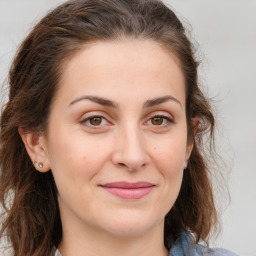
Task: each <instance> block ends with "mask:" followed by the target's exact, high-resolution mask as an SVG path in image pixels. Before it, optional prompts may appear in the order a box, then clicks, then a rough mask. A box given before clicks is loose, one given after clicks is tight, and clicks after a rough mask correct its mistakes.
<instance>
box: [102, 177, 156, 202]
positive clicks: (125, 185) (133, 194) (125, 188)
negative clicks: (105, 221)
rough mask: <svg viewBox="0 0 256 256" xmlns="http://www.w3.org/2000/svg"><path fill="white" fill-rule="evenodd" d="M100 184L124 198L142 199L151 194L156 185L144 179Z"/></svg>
mask: <svg viewBox="0 0 256 256" xmlns="http://www.w3.org/2000/svg"><path fill="white" fill-rule="evenodd" d="M100 186H101V187H102V188H104V189H105V190H107V191H108V192H109V193H111V194H113V195H115V196H118V197H120V198H123V199H140V198H142V197H144V196H146V195H147V194H149V193H150V192H151V190H152V189H153V188H154V187H155V185H153V184H152V183H149V182H144V181H140V182H135V183H129V182H112V183H107V184H103V185H100Z"/></svg>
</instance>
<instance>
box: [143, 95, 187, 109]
mask: <svg viewBox="0 0 256 256" xmlns="http://www.w3.org/2000/svg"><path fill="white" fill-rule="evenodd" d="M167 101H174V102H176V103H178V104H179V105H180V106H181V107H182V105H181V103H180V101H179V100H177V99H176V98H174V97H173V96H170V95H167V96H163V97H158V98H154V99H151V100H147V101H146V102H145V103H144V104H143V107H144V108H149V107H153V106H156V105H160V104H162V103H165V102H167Z"/></svg>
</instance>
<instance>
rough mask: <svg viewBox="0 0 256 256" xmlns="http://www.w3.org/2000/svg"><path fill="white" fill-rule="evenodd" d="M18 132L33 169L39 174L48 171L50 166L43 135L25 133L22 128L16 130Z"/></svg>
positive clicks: (39, 133)
mask: <svg viewBox="0 0 256 256" xmlns="http://www.w3.org/2000/svg"><path fill="white" fill-rule="evenodd" d="M18 131H19V134H20V136H21V139H22V141H23V143H24V145H25V147H26V150H27V153H28V155H29V157H30V159H31V161H32V162H33V164H34V166H35V168H36V169H37V170H38V171H39V172H47V171H49V170H50V165H49V162H48V157H47V150H46V143H45V137H44V135H43V133H41V132H27V131H26V130H25V129H24V128H18Z"/></svg>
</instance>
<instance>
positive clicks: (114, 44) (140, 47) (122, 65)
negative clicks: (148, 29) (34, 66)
mask: <svg viewBox="0 0 256 256" xmlns="http://www.w3.org/2000/svg"><path fill="white" fill-rule="evenodd" d="M59 89H60V92H62V93H66V94H69V96H70V95H71V94H72V93H74V94H75V93H77V94H79V93H81V90H83V91H84V92H89V93H96V94H98V93H100V94H103V96H108V95H109V96H110V97H111V93H112V92H113V91H115V92H116V91H118V90H119V92H125V93H126V94H127V93H128V92H129V94H131V93H132V92H135V91H137V92H140V93H143V94H148V93H149V92H150V91H152V90H153V91H154V92H155V93H159V94H163V93H165V91H166V89H172V90H174V91H175V90H177V89H179V90H182V91H183V92H184V90H185V83H184V76H183V73H182V70H181V68H180V63H179V60H178V59H177V58H176V57H175V55H174V54H173V53H172V52H171V51H170V50H167V49H166V48H164V47H162V46H161V45H160V44H158V43H157V42H154V41H152V40H135V39H134V40H118V41H110V42H101V41H100V42H95V43H91V44H86V45H85V46H84V47H83V48H82V49H81V50H79V51H78V52H77V53H76V54H75V55H74V56H72V57H71V58H70V59H68V60H67V61H66V63H65V65H63V70H62V78H61V82H60V85H59ZM161 96H162V95H161Z"/></svg>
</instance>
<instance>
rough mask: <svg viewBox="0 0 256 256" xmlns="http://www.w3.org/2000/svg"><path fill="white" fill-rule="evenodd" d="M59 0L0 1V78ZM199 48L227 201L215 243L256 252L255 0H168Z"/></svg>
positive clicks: (247, 254) (250, 255) (244, 254)
mask: <svg viewBox="0 0 256 256" xmlns="http://www.w3.org/2000/svg"><path fill="white" fill-rule="evenodd" d="M61 2H64V1H61V0H0V83H1V84H3V83H4V81H6V78H7V73H8V69H9V67H10V63H11V60H12V58H13V56H14V53H15V51H16V50H17V47H18V45H19V44H20V42H21V40H22V39H23V38H24V36H25V35H26V34H27V33H28V31H29V30H30V29H31V28H32V26H33V24H35V22H37V21H38V20H39V19H40V18H41V17H42V16H43V15H44V14H45V13H46V11H47V10H49V9H51V8H53V7H55V6H56V5H58V4H59V3H61ZM165 2H166V3H167V4H168V5H169V6H171V7H172V8H173V9H174V10H175V11H176V13H177V15H178V16H179V17H180V18H181V19H182V21H183V22H184V24H185V25H186V26H187V27H188V28H189V30H190V33H191V35H192V37H193V38H195V39H196V41H197V42H198V44H199V46H200V48H199V50H198V56H199V57H200V58H201V59H202V64H201V67H200V80H201V83H202V85H203V86H206V87H207V88H208V89H207V90H208V94H209V95H210V96H213V97H215V102H217V104H216V112H217V118H218V122H219V133H218V138H217V141H218V146H219V148H220V149H221V154H222V155H223V156H224V158H225V159H226V160H227V162H228V168H227V170H229V169H231V170H232V171H231V173H230V175H229V183H228V184H229V190H230V194H231V202H230V204H229V206H228V207H227V208H226V209H225V211H224V214H223V216H222V222H223V231H222V233H221V235H220V236H219V238H218V239H217V240H216V241H213V242H212V244H213V245H217V246H221V247H225V248H228V249H230V250H233V251H235V252H236V253H238V254H239V255H241V256H256V246H255V241H256V221H255V218H256V185H255V183H256V167H255V165H256V164H255V163H254V160H255V159H256V149H255V148H256V117H255V116H256V1H255V0H168V1H165Z"/></svg>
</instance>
